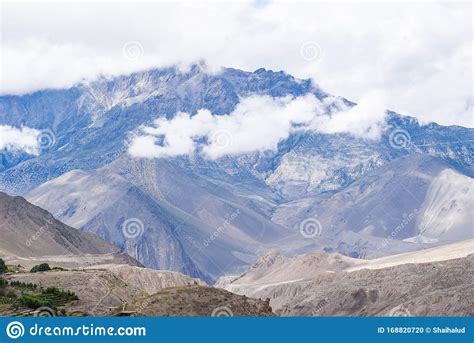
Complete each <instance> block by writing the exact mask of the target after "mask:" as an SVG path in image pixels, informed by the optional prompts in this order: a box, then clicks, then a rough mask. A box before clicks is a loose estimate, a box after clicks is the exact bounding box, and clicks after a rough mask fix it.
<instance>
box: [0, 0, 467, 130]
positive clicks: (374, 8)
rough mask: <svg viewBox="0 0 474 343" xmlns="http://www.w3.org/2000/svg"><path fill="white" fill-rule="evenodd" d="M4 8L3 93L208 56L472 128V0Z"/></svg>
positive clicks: (65, 84)
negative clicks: (134, 48) (130, 51)
mask: <svg viewBox="0 0 474 343" xmlns="http://www.w3.org/2000/svg"><path fill="white" fill-rule="evenodd" d="M2 8H3V14H2V18H1V20H2V25H1V28H2V49H3V61H2V62H1V71H2V73H1V80H0V81H1V82H0V92H3V93H17V94H18V93H24V92H31V91H33V90H37V89H40V88H45V87H53V88H58V87H59V88H61V87H68V86H71V85H73V84H74V83H76V82H79V81H81V80H82V79H84V78H86V79H93V78H95V77H97V76H98V75H99V74H108V75H116V74H123V73H129V72H131V71H136V70H141V69H144V68H149V67H157V66H164V65H170V64H176V63H181V64H184V65H186V64H187V63H190V62H195V61H198V60H201V59H205V60H206V61H207V63H208V64H209V66H210V67H211V69H213V70H216V69H217V68H218V67H219V66H229V67H235V68H241V69H245V70H255V69H257V68H260V67H265V68H268V69H273V70H285V71H287V72H289V73H291V74H293V75H295V76H297V77H300V78H313V79H314V80H315V81H316V82H317V83H318V84H320V85H321V87H322V88H323V89H325V90H326V91H328V92H330V93H332V94H335V95H341V96H345V97H347V98H349V99H350V100H353V101H356V102H358V101H360V99H361V98H362V97H363V96H364V95H365V94H367V93H368V92H369V91H370V90H372V89H383V90H385V92H386V94H387V106H388V108H390V109H393V110H396V111H399V112H401V113H405V114H411V115H415V116H417V117H418V118H420V119H421V120H422V121H432V120H434V121H437V122H439V123H441V124H461V125H465V126H471V127H472V126H474V123H473V118H472V114H471V113H472V106H473V103H474V100H473V97H472V3H471V2H464V3H463V2H446V3H436V2H423V3H413V2H389V3H377V2H348V1H344V2H337V1H335V2H318V1H316V2H294V1H291V2H289V1H287V2H285V1H278V2H274V3H266V2H265V3H259V5H255V3H251V2H220V3H218V2H158V3H123V2H109V3H105V2H101V3H93V2H86V3H80V4H79V3H71V4H67V3H57V2H54V3H53V2H37V3H35V4H31V3H20V2H9V3H3V4H2ZM128 42H138V43H139V45H140V48H139V50H138V57H137V58H135V57H133V58H130V56H127V55H126V53H124V46H126V44H127V43H128ZM312 42H314V43H316V44H317V46H318V47H320V49H321V50H320V51H319V50H318V53H316V54H314V53H311V51H313V52H314V51H315V50H314V49H313V50H311V49H305V48H307V47H308V44H309V43H310V45H309V46H310V48H311V47H314V46H315V45H311V44H312ZM305 51H307V52H308V51H309V55H307V54H305ZM134 56H135V55H134Z"/></svg>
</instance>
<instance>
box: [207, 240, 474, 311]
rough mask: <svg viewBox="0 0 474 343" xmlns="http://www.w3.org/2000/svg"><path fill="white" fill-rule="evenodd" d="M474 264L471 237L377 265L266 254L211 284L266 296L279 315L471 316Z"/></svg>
mask: <svg viewBox="0 0 474 343" xmlns="http://www.w3.org/2000/svg"><path fill="white" fill-rule="evenodd" d="M473 262H474V240H467V241H462V242H459V243H454V244H451V245H447V246H442V247H437V248H432V249H427V250H424V251H418V252H413V253H406V254H400V255H395V256H389V257H384V258H380V259H375V260H360V259H351V258H348V257H345V256H341V255H337V254H324V253H319V254H307V255H300V256H295V257H291V258H290V257H284V256H281V255H279V254H278V253H276V252H271V253H269V254H267V255H265V256H263V257H262V258H261V259H260V260H259V261H258V262H257V263H256V264H255V265H254V266H253V267H252V268H250V269H249V271H248V272H247V273H244V274H242V275H241V276H238V277H226V278H222V279H221V280H220V281H219V282H218V283H217V284H216V286H217V287H222V288H224V289H227V290H229V291H231V292H235V293H237V294H245V295H247V296H249V297H255V298H267V297H268V298H270V299H271V300H270V304H271V306H272V307H273V309H274V310H275V312H276V313H278V314H280V315H303V316H312V315H313V316H316V315H321V316H387V315H403V314H404V313H405V315H413V316H416V315H419V316H428V315H432V316H439V315H441V316H442V315H446V316H469V315H472V314H473V311H472V308H473V306H472V305H473V302H472V295H473V292H474V289H473V288H472V282H473V275H472V273H471V272H469V271H471V270H472V268H473ZM460 299H464V300H460Z"/></svg>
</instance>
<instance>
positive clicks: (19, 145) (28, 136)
mask: <svg viewBox="0 0 474 343" xmlns="http://www.w3.org/2000/svg"><path fill="white" fill-rule="evenodd" d="M39 135H40V132H39V131H38V130H35V129H31V128H29V127H22V128H20V129H18V128H15V127H12V126H8V125H0V150H13V151H15V150H22V151H24V152H26V153H28V154H31V155H38V153H39V145H40V144H39V142H38V136H39Z"/></svg>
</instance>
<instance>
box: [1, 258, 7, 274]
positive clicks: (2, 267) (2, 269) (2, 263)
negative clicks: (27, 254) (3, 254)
mask: <svg viewBox="0 0 474 343" xmlns="http://www.w3.org/2000/svg"><path fill="white" fill-rule="evenodd" d="M6 272H8V267H7V265H6V264H5V261H4V260H2V259H1V258H0V274H3V273H6Z"/></svg>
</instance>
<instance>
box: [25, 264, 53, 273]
mask: <svg viewBox="0 0 474 343" xmlns="http://www.w3.org/2000/svg"><path fill="white" fill-rule="evenodd" d="M48 270H51V267H50V266H49V264H47V263H41V264H38V265H37V266H34V267H33V268H31V270H30V273H37V272H46V271H48Z"/></svg>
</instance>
